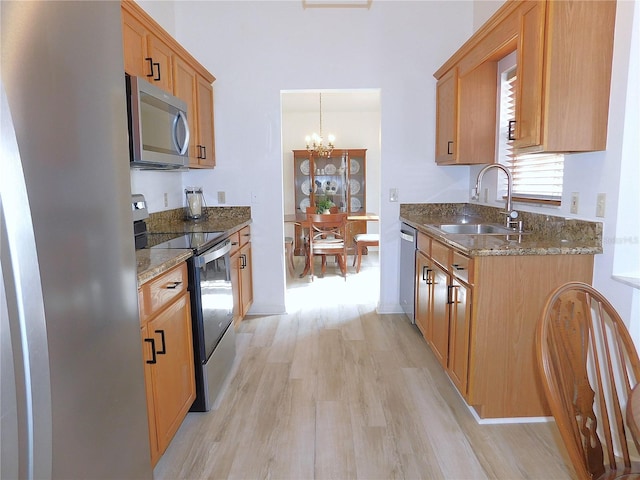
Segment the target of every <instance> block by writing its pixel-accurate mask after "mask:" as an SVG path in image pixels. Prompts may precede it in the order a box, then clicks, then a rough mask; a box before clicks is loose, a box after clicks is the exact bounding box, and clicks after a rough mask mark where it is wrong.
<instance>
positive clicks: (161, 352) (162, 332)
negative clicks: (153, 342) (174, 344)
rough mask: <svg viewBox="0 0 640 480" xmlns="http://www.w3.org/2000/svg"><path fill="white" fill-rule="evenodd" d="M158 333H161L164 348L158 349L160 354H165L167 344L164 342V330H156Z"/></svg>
mask: <svg viewBox="0 0 640 480" xmlns="http://www.w3.org/2000/svg"><path fill="white" fill-rule="evenodd" d="M156 333H159V334H160V339H161V340H162V348H161V349H160V350H158V352H157V353H158V355H165V354H166V353H167V345H166V343H165V342H164V330H156Z"/></svg>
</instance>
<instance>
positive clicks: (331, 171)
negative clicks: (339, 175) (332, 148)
mask: <svg viewBox="0 0 640 480" xmlns="http://www.w3.org/2000/svg"><path fill="white" fill-rule="evenodd" d="M324 173H326V174H327V175H334V174H335V173H336V166H335V165H334V164H333V163H327V165H326V166H325V167H324Z"/></svg>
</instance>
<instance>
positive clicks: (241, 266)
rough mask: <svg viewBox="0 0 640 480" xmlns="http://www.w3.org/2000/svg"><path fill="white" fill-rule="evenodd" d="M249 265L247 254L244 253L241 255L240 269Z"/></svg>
mask: <svg viewBox="0 0 640 480" xmlns="http://www.w3.org/2000/svg"><path fill="white" fill-rule="evenodd" d="M246 266H247V256H246V255H245V254H244V253H242V254H241V255H240V269H244V268H245V267H246Z"/></svg>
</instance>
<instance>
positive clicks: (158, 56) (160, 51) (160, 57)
mask: <svg viewBox="0 0 640 480" xmlns="http://www.w3.org/2000/svg"><path fill="white" fill-rule="evenodd" d="M147 45H148V47H147V52H148V57H146V58H145V60H146V61H147V63H149V62H151V66H152V67H153V75H152V76H151V77H148V80H149V82H151V83H154V84H155V85H157V86H158V87H160V88H162V89H163V90H165V91H167V92H172V91H173V77H172V75H173V51H172V50H171V48H170V47H169V46H168V45H167V44H166V43H164V42H163V41H162V40H160V39H159V38H157V37H155V36H153V35H147ZM149 59H150V60H149Z"/></svg>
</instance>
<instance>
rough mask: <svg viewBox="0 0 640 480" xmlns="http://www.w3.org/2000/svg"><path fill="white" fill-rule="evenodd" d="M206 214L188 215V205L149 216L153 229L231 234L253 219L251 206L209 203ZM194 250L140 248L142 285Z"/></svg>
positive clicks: (182, 260) (182, 259)
mask: <svg viewBox="0 0 640 480" xmlns="http://www.w3.org/2000/svg"><path fill="white" fill-rule="evenodd" d="M205 212H206V214H207V215H206V218H203V219H201V220H197V221H192V220H185V219H184V209H182V208H180V209H175V210H167V211H164V212H157V213H152V214H151V215H150V216H149V218H148V219H147V228H148V230H149V232H151V233H175V234H176V236H178V235H180V234H186V233H199V232H224V233H225V236H229V235H232V234H234V233H235V232H237V231H238V230H240V229H241V228H243V227H245V226H246V225H249V224H250V223H251V207H207V208H206V209H205ZM191 256H193V252H192V251H191V250H189V249H161V248H152V249H149V248H145V249H142V250H136V263H137V274H138V287H140V286H141V285H142V284H144V283H146V282H148V281H149V280H151V279H153V278H155V277H157V276H158V275H160V274H162V273H164V272H166V271H167V270H169V269H171V268H172V267H174V266H176V265H178V264H180V263H181V262H184V261H186V260H187V259H189V258H190V257H191Z"/></svg>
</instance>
